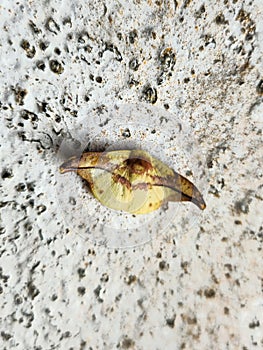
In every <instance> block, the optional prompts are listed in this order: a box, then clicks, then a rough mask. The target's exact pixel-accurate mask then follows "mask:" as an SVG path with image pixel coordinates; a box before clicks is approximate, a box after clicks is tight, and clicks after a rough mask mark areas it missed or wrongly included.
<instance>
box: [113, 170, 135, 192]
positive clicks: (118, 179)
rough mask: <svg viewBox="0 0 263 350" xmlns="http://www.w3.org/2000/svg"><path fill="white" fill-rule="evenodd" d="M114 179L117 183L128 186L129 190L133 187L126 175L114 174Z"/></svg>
mask: <svg viewBox="0 0 263 350" xmlns="http://www.w3.org/2000/svg"><path fill="white" fill-rule="evenodd" d="M112 179H113V181H114V182H115V183H118V182H119V183H120V184H121V185H123V186H125V187H127V189H128V190H130V189H131V183H130V181H129V180H127V179H126V178H125V177H123V176H121V175H120V174H112Z"/></svg>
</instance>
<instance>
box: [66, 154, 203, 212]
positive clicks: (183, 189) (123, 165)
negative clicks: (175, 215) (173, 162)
mask: <svg viewBox="0 0 263 350" xmlns="http://www.w3.org/2000/svg"><path fill="white" fill-rule="evenodd" d="M70 171H73V172H76V173H77V174H78V175H79V176H81V177H82V178H83V179H85V180H86V181H87V182H88V184H89V187H90V190H91V192H92V194H93V195H94V197H95V198H97V200H98V201H99V202H100V203H102V204H103V205H104V206H106V207H109V208H112V209H115V210H123V211H126V212H129V213H132V214H146V213H150V212H152V211H154V210H156V209H158V208H159V207H160V206H161V205H162V204H163V203H166V202H169V201H173V202H179V201H190V202H193V203H194V204H195V205H197V206H198V207H199V208H200V209H202V210H203V209H205V207H206V204H205V202H204V200H203V197H202V195H201V193H200V192H199V190H198V189H197V188H196V186H195V185H194V184H193V183H192V182H191V181H189V180H188V179H186V178H185V177H183V176H182V175H180V174H178V173H176V172H175V171H174V170H173V169H171V168H170V167H168V166H167V165H166V164H164V163H163V162H161V161H160V160H159V159H157V158H155V157H153V156H151V155H150V154H149V153H148V152H146V151H142V150H118V151H109V152H85V153H83V154H82V155H81V157H72V158H70V159H69V160H67V161H66V162H65V163H63V164H62V165H61V166H60V172H61V173H62V174H63V173H66V172H70Z"/></svg>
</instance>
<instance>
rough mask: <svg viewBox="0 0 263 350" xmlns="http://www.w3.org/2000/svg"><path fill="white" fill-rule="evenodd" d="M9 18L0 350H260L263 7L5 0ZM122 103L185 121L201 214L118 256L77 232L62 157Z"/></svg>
mask: <svg viewBox="0 0 263 350" xmlns="http://www.w3.org/2000/svg"><path fill="white" fill-rule="evenodd" d="M0 16H1V17H0V18H1V21H0V23H1V36H0V59H1V65H0V82H1V84H0V108H1V128H0V137H1V148H0V150H1V152H0V157H1V185H0V191H1V202H0V212H1V221H0V239H1V243H0V310H1V312H0V348H1V349H13V348H14V349H21V350H22V349H23V350H24V349H35V350H37V349H38V350H40V349H43V350H46V349H47V350H48V349H68V350H69V349H82V350H84V349H88V350H91V349H92V350H94V349H156V350H157V349H159V350H163V349H169V350H170V349H171V350H174V349H191V350H192V349H200V350H201V349H202V350H206V349H212V348H213V349H229V350H232V349H242V350H250V349H260V348H262V346H263V334H262V324H263V318H262V315H263V294H262V293H263V275H262V237H263V223H262V211H263V205H262V198H263V184H262V156H263V150H262V125H263V123H262V119H263V97H262V96H263V65H262V57H263V2H262V0H255V1H245V0H224V1H223V0H221V1H199V0H185V1H169V0H160V1H152V0H148V1H146V0H145V1H142V0H134V1H122V2H121V1H113V0H112V1H106V2H102V1H85V0H78V1H70V0H64V1H51V0H50V1H40V0H38V1H37V0H35V1H16V2H15V1H8V0H2V1H1V4H0ZM119 104H126V105H130V104H133V105H134V104H135V105H136V104H137V105H138V106H139V105H141V104H144V105H145V104H146V106H147V105H148V106H149V107H151V110H152V111H155V110H156V111H164V112H167V113H169V114H170V115H171V116H173V118H174V123H175V125H177V124H176V123H177V122H178V118H179V117H178V116H179V115H180V120H181V121H182V122H183V123H184V125H186V126H187V128H188V130H190V134H192V137H193V139H194V140H195V141H194V142H196V143H197V145H198V147H197V148H196V147H194V153H193V154H192V155H193V159H196V157H197V154H199V153H200V154H203V156H204V161H203V162H200V167H199V168H198V167H196V166H192V165H191V164H194V161H193V163H191V157H190V156H191V153H189V152H188V156H189V155H190V156H189V159H188V161H187V169H185V168H184V164H183V163H181V169H180V170H181V172H182V173H183V174H187V171H188V173H189V174H192V175H193V179H195V180H196V181H197V183H196V184H197V185H200V183H201V186H203V187H202V188H203V190H204V195H205V199H206V202H207V209H206V210H205V211H204V212H203V213H202V214H201V216H200V215H199V218H198V220H196V222H195V225H194V226H191V227H190V226H189V225H188V223H187V222H186V221H185V220H184V217H183V218H182V222H183V224H182V225H183V226H182V230H181V231H180V230H178V228H177V229H175V228H173V227H172V226H171V227H167V229H165V230H162V232H160V233H159V234H158V232H157V234H156V235H155V236H154V237H152V238H153V239H152V240H151V241H150V242H148V243H146V244H144V245H139V246H136V247H134V248H125V249H118V248H116V249H112V248H110V247H108V246H105V245H100V244H98V241H96V240H93V239H92V237H88V238H85V237H84V238H83V236H82V235H79V234H78V233H77V232H76V230H75V229H74V230H72V228H71V227H70V224H69V222H68V220H67V217H68V215H67V214H68V213H70V212H71V210H72V202H74V201H73V200H71V202H70V201H69V202H66V203H61V197H60V196H59V194H58V188H59V186H58V185H59V183H60V181H62V180H61V179H60V178H59V177H58V167H59V165H60V162H61V159H60V158H59V156H58V153H59V149H60V147H61V144H62V143H63V142H65V139H66V140H68V141H69V142H70V141H71V142H72V144H74V142H76V140H79V137H80V136H79V135H80V129H81V126H82V125H85V127H86V128H87V129H89V128H92V127H97V128H102V127H103V128H104V129H106V131H107V130H110V129H107V128H108V126H107V123H109V122H110V121H109V120H107V115H108V114H107V113H108V110H109V108H113V106H115V107H116V106H118V105H119ZM115 107H114V108H115ZM116 110H117V109H116ZM156 113H159V112H156ZM160 113H162V112H160ZM146 119H147V118H141V119H140V116H138V120H137V121H136V122H137V124H138V122H141V123H142V124H143V125H145V124H146V125H149V126H151V124H152V119H151V117H150V116H149V119H148V120H146ZM119 121H120V119H118V122H119ZM126 122H127V120H126V119H124V120H123V129H124V134H121V136H122V137H124V138H126V137H127V132H126V131H125V130H126V129H125V128H126V125H125V123H126ZM112 128H113V129H114V127H113V126H112ZM155 132H156V137H155V138H153V141H154V142H155V145H156V144H158V142H159V139H158V137H159V136H158V135H159V134H158V133H164V134H165V133H166V134H169V133H173V130H172V129H171V128H168V127H167V126H166V124H165V123H163V124H160V125H159V128H157V129H156V130H155ZM152 135H154V133H153V134H152ZM128 136H129V135H128ZM188 136H189V135H188ZM188 136H187V138H186V139H185V143H184V142H182V143H181V146H182V149H183V147H184V145H187V144H188V145H189V144H191V137H190V138H189V137H188ZM89 141H90V140H85V141H83V142H87V144H88V142H89ZM113 141H114V140H113ZM113 141H112V142H113ZM116 141H118V142H119V141H120V140H116ZM135 141H136V140H135ZM81 142H82V140H81ZM193 144H195V143H193ZM108 146H110V145H108ZM71 147H72V148H71V150H70V152H71V151H72V149H74V147H73V146H71ZM76 147H77V146H76ZM90 147H92V144H90ZM93 147H95V146H94V144H93ZM186 149H189V148H187V147H186ZM164 153H165V152H164ZM178 154H183V153H180V150H178ZM179 167H180V164H179ZM195 176H196V177H195ZM73 178H74V176H73V177H72V179H73ZM65 179H66V178H65ZM74 179H75V180H74V181H73V184H76V186H77V185H79V183H81V182H80V180H77V179H76V178H74ZM65 181H66V180H65ZM73 186H74V185H73ZM65 193H66V191H65ZM91 200H92V199H91ZM94 203H95V202H94ZM73 205H74V203H73ZM96 205H97V207H98V208H99V205H98V204H97V203H96ZM181 206H182V207H185V206H186V205H185V204H182V205H181ZM189 206H191V204H189ZM97 207H96V208H97ZM169 208H170V206H169ZM189 208H190V207H189ZM96 210H97V209H96ZM96 210H95V214H96ZM100 210H102V209H98V214H100V213H101V211H100ZM178 210H179V209H178ZM180 210H181V209H180ZM76 215H77V214H76ZM156 215H157V214H156ZM178 217H180V215H178ZM73 221H74V220H73ZM158 227H159V226H158ZM160 228H161V226H160ZM188 228H189V229H188ZM91 236H92V232H91Z"/></svg>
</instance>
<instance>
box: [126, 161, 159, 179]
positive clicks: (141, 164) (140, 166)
mask: <svg viewBox="0 0 263 350" xmlns="http://www.w3.org/2000/svg"><path fill="white" fill-rule="evenodd" d="M124 164H125V166H127V168H128V170H129V172H130V173H133V174H138V175H141V174H144V173H148V172H149V171H151V170H152V169H153V166H152V164H151V163H150V162H149V161H147V160H145V159H142V158H129V159H127V160H126V161H125V162H124Z"/></svg>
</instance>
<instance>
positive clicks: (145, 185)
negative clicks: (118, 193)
mask: <svg viewBox="0 0 263 350" xmlns="http://www.w3.org/2000/svg"><path fill="white" fill-rule="evenodd" d="M149 188H152V184H150V183H147V182H140V183H137V184H135V185H132V189H133V190H144V191H147V190H148V189H149Z"/></svg>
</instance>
